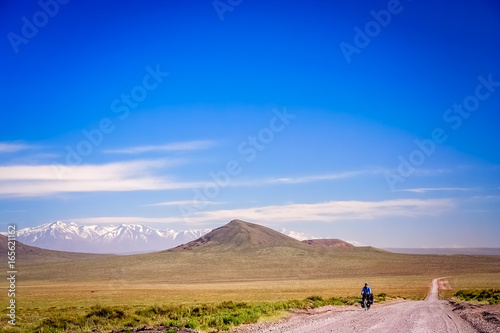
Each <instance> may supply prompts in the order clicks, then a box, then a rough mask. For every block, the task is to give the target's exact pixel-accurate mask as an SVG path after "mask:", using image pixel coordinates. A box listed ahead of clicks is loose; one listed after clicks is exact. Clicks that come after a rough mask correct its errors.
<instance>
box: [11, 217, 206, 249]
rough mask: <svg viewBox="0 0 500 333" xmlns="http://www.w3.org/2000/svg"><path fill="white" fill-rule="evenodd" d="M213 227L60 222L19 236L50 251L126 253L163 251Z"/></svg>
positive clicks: (26, 231) (23, 230) (197, 236)
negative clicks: (172, 228)
mask: <svg viewBox="0 0 500 333" xmlns="http://www.w3.org/2000/svg"><path fill="white" fill-rule="evenodd" d="M210 230H211V229H199V230H184V231H179V232H176V231H174V230H171V229H155V228H150V227H147V226H144V225H137V224H120V225H109V226H99V225H78V224H76V223H74V222H72V223H65V222H61V221H57V222H53V223H46V224H43V225H40V226H37V227H33V228H24V229H21V230H19V231H18V234H17V239H18V240H19V241H20V242H22V243H24V244H26V245H30V246H36V247H40V248H43V249H49V250H58V251H70V252H84V253H113V254H126V253H142V252H154V251H162V250H165V249H168V248H172V247H175V246H178V245H180V244H183V243H186V242H189V241H191V240H193V239H197V238H199V237H200V236H202V235H204V234H206V233H207V232H209V231H210Z"/></svg>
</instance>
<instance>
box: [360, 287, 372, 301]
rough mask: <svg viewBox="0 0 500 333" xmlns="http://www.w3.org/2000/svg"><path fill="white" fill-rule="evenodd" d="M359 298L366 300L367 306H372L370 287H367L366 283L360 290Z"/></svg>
mask: <svg viewBox="0 0 500 333" xmlns="http://www.w3.org/2000/svg"><path fill="white" fill-rule="evenodd" d="M361 296H362V297H363V300H364V299H365V298H367V299H368V302H369V304H368V306H369V305H370V304H373V294H372V288H370V286H369V285H368V282H367V283H365V286H364V287H363V289H362V290H361Z"/></svg>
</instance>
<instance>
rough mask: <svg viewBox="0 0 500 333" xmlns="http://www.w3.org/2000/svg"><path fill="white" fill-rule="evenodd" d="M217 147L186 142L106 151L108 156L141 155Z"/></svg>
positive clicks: (204, 142) (206, 142)
mask: <svg viewBox="0 0 500 333" xmlns="http://www.w3.org/2000/svg"><path fill="white" fill-rule="evenodd" d="M214 145H215V142H214V141H209V140H196V141H186V142H173V143H167V144H164V145H150V146H137V147H128V148H121V149H109V150H105V151H104V152H105V153H108V154H141V153H149V152H164V151H188V150H203V149H208V148H211V147H213V146H214Z"/></svg>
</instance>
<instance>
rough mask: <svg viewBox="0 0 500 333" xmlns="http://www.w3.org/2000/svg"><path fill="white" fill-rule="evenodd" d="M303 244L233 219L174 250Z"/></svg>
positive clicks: (298, 247) (270, 230)
mask: <svg viewBox="0 0 500 333" xmlns="http://www.w3.org/2000/svg"><path fill="white" fill-rule="evenodd" d="M304 245H305V244H304V243H302V242H300V241H298V240H296V239H294V238H292V237H288V236H286V235H284V234H282V233H280V232H278V231H275V230H272V229H269V228H266V227H264V226H261V225H258V224H254V223H249V222H244V221H241V220H233V221H231V222H229V223H228V224H226V225H224V226H222V227H220V228H217V229H214V230H212V231H211V232H209V233H208V234H206V235H204V236H202V237H200V238H198V239H196V240H194V241H192V242H189V243H186V244H183V245H180V246H178V247H177V248H175V249H174V250H175V251H179V250H194V249H200V250H202V249H204V250H206V249H211V248H220V247H225V248H232V249H251V248H259V249H262V248H269V247H292V248H297V249H306V248H307V245H306V246H304Z"/></svg>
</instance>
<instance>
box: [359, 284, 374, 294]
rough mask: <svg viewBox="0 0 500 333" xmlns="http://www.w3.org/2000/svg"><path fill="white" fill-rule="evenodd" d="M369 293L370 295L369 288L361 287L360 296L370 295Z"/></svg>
mask: <svg viewBox="0 0 500 333" xmlns="http://www.w3.org/2000/svg"><path fill="white" fill-rule="evenodd" d="M371 293H372V289H371V288H370V286H368V287H363V290H361V294H371Z"/></svg>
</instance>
